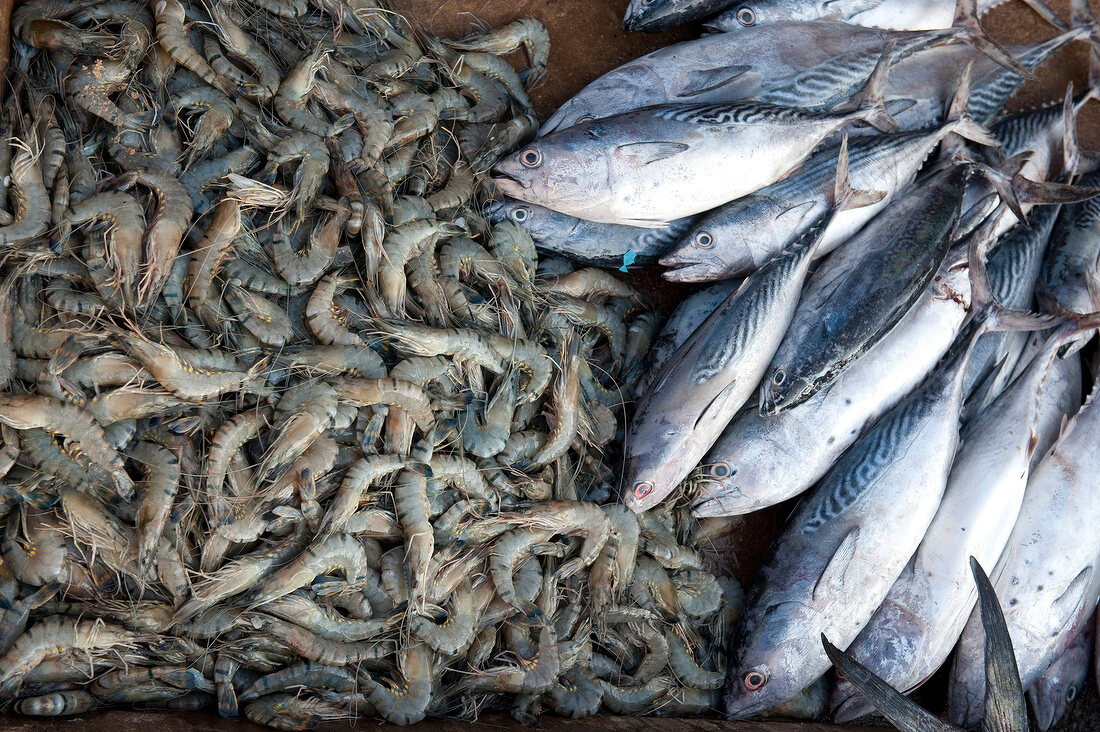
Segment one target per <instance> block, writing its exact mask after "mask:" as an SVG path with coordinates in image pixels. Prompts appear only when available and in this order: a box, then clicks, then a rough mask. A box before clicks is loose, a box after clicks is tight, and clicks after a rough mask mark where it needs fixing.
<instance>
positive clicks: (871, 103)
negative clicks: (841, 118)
mask: <svg viewBox="0 0 1100 732" xmlns="http://www.w3.org/2000/svg"><path fill="white" fill-rule="evenodd" d="M896 46H897V43H896V41H890V42H889V43H888V44H887V45H886V48H885V49H884V50H883V51H882V55H881V56H880V57H879V60H878V63H877V64H875V70H874V71H872V72H871V75H870V76H869V77H867V83H866V84H864V85H863V89H861V90H860V91H859V93H858V94H856V96H854V97H853V98H852V99H851V101H849V102H848V103H846V104H843V105H841V106H839V107H837V108H836V110H834V111H847V112H851V118H852V119H853V120H862V121H863V122H866V123H867V124H869V125H871V126H872V127H874V128H875V129H876V130H878V131H879V132H897V131H898V130H900V129H901V126H900V125H899V124H898V121H897V120H896V119H894V118H893V116H892V115H891V114H890V112H889V111H887V109H886V103H885V101H884V98H885V96H886V81H887V79H888V77H889V75H890V65H891V64H893V62H894V49H895V48H896Z"/></svg>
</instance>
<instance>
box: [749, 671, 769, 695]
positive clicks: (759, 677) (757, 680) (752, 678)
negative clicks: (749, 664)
mask: <svg viewBox="0 0 1100 732" xmlns="http://www.w3.org/2000/svg"><path fill="white" fill-rule="evenodd" d="M766 683H768V677H767V676H765V675H764V674H762V673H760V672H759V671H749V672H748V673H747V674H745V688H746V689H748V690H749V691H759V690H760V689H762V688H764V684H766Z"/></svg>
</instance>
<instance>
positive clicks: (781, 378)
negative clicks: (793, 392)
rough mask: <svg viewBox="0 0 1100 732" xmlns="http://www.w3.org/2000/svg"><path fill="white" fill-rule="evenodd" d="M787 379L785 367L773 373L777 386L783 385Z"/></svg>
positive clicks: (773, 381)
mask: <svg viewBox="0 0 1100 732" xmlns="http://www.w3.org/2000/svg"><path fill="white" fill-rule="evenodd" d="M786 380H787V372H786V371H784V370H783V369H779V370H778V371H776V372H775V373H774V374H773V375H772V383H773V384H775V385H776V386H783V382H785V381H786Z"/></svg>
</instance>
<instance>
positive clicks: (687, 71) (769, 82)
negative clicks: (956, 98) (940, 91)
mask: <svg viewBox="0 0 1100 732" xmlns="http://www.w3.org/2000/svg"><path fill="white" fill-rule="evenodd" d="M957 34H958V31H956V30H938V31H916V32H899V31H886V30H880V29H874V28H861V27H859V26H852V25H848V24H846V23H837V22H834V21H817V22H813V23H788V24H782V23H777V24H774V25H769V26H763V27H761V28H759V29H758V30H757V31H754V32H753V33H752V34H745V35H739V36H732V35H727V34H720V35H715V36H707V37H704V38H699V39H695V40H691V41H684V42H682V43H677V44H673V45H671V46H666V47H665V48H662V49H659V50H657V51H654V52H652V53H649V54H646V55H645V56H641V57H639V58H637V59H634V60H633V61H630V62H628V63H626V64H624V65H622V66H620V67H618V68H616V69H613V70H612V71H609V72H608V73H606V74H604V75H603V76H601V77H600V78H598V79H596V80H595V81H593V82H592V83H590V84H589V85H588V86H586V87H585V88H584V89H582V90H581V91H580V92H578V93H577V94H576V95H575V96H573V98H571V99H570V100H568V101H567V102H565V103H564V104H563V105H562V106H561V107H559V108H558V110H557V111H556V112H555V113H554V114H552V115H551V116H550V118H549V119H548V120H547V121H546V123H545V124H544V125H543V126H542V128H541V129H540V130H539V135H540V136H545V135H548V134H550V133H551V132H555V131H559V130H563V129H565V128H568V127H572V126H574V125H576V124H579V123H580V122H583V121H586V120H591V119H597V118H599V117H610V116H613V115H617V114H622V113H624V112H629V111H631V110H636V109H641V108H643V107H649V106H653V105H659V104H685V103H712V102H734V101H751V100H755V101H765V102H771V103H774V104H787V105H790V106H802V107H806V108H812V109H830V108H832V107H834V106H835V105H837V104H839V103H841V102H843V101H845V100H847V99H849V98H851V97H852V95H854V94H855V93H856V92H857V91H858V90H859V89H860V88H861V87H862V86H863V84H864V82H865V81H866V79H867V77H868V76H869V75H870V74H871V72H872V70H873V69H874V67H875V65H876V64H877V63H878V61H879V58H880V57H881V56H882V53H883V52H884V51H885V50H886V49H887V47H888V46H889V45H890V44H891V43H893V44H895V47H894V52H893V61H894V62H895V63H896V62H898V61H900V60H901V59H903V58H905V57H906V56H907V55H909V54H911V53H914V52H915V51H916V50H917V49H919V48H924V47H925V46H928V45H930V44H933V43H937V42H939V41H943V40H946V39H947V38H950V37H952V36H954V35H957ZM964 67H965V64H964V65H963V66H959V67H956V68H955V69H954V71H955V73H956V77H957V72H958V69H960V68H964ZM953 91H954V85H953V84H952V88H951V89H948V90H947V91H946V93H945V95H946V96H945V99H944V100H943V102H942V104H946V103H947V101H948V99H949V98H950V96H951V93H952V92H953ZM939 113H940V114H942V108H941V109H940V110H939ZM924 126H928V125H924Z"/></svg>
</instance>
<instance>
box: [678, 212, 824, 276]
mask: <svg viewBox="0 0 1100 732" xmlns="http://www.w3.org/2000/svg"><path fill="white" fill-rule="evenodd" d="M820 208H821V207H820V206H817V205H815V202H814V201H804V200H801V201H792V200H791V199H790V198H788V197H786V196H781V195H767V194H753V195H750V196H745V197H743V198H739V199H737V200H736V201H732V202H731V203H728V204H726V205H725V206H722V207H721V208H720V209H719V210H718V211H716V212H715V213H713V214H711V215H709V216H706V217H705V218H703V219H702V220H701V221H700V222H699V223H698V224H696V225H695V226H693V227H692V228H691V229H689V230H688V231H687V232H686V233H685V234H684V236H683V238H681V239H680V241H679V243H677V245H676V247H675V248H674V249H672V250H671V251H670V252H668V253H667V254H665V255H664V256H663V257H662V258H661V264H662V265H663V266H665V267H672V268H673V269H671V270H670V271H667V272H665V279H668V280H671V281H673V282H705V281H710V280H716V279H725V278H729V277H733V276H736V275H740V274H742V273H745V272H751V271H754V270H757V269H759V268H760V267H762V266H763V265H764V264H766V263H767V262H768V260H770V259H772V258H773V257H774V256H775V255H777V254H779V253H780V252H781V251H783V249H784V247H786V246H787V245H788V244H789V243H790V242H792V241H794V239H795V238H797V236H798V235H799V233H800V232H801V231H802V230H803V229H804V228H805V227H806V226H807V225H808V224H809V223H810V222H812V221H813V216H814V215H816V214H818V213H820Z"/></svg>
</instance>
